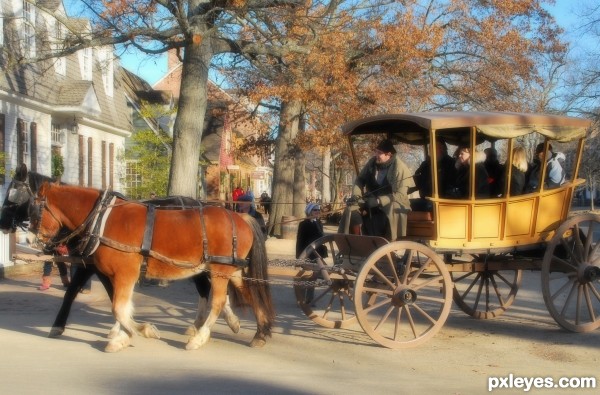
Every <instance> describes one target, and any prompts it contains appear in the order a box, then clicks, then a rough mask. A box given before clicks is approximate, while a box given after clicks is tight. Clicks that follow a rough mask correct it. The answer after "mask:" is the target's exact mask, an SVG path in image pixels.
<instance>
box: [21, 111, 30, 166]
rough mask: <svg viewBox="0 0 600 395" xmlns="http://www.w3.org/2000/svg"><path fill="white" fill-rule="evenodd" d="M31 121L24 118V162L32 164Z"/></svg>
mask: <svg viewBox="0 0 600 395" xmlns="http://www.w3.org/2000/svg"><path fill="white" fill-rule="evenodd" d="M30 126H31V123H30V122H28V121H26V120H23V141H22V142H21V143H22V144H23V162H25V163H27V164H28V165H30V164H31V130H29V128H30Z"/></svg>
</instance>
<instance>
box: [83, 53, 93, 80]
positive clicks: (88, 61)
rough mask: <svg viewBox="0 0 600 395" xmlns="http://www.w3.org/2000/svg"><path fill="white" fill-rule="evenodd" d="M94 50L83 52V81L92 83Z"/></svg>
mask: <svg viewBox="0 0 600 395" xmlns="http://www.w3.org/2000/svg"><path fill="white" fill-rule="evenodd" d="M92 57H93V51H92V48H84V49H82V50H81V79H82V80H86V81H92Z"/></svg>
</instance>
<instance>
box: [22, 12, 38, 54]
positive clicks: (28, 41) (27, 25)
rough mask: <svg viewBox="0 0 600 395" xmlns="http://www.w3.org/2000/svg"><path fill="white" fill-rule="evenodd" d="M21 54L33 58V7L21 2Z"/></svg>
mask: <svg viewBox="0 0 600 395" xmlns="http://www.w3.org/2000/svg"><path fill="white" fill-rule="evenodd" d="M23 54H24V55H25V56H26V57H29V58H34V57H35V7H34V6H33V5H31V3H29V2H27V1H23Z"/></svg>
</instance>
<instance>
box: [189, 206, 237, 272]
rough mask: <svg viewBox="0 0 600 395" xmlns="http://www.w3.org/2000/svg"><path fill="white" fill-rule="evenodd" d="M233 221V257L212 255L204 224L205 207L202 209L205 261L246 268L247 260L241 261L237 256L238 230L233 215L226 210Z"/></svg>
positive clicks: (201, 222)
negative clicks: (209, 251)
mask: <svg viewBox="0 0 600 395" xmlns="http://www.w3.org/2000/svg"><path fill="white" fill-rule="evenodd" d="M225 212H226V213H227V215H229V220H230V221H231V250H232V251H231V257H226V256H218V255H210V254H209V253H208V238H207V237H206V223H205V222H204V207H200V210H199V213H200V224H201V225H202V250H203V251H204V261H206V262H216V263H225V264H231V263H233V264H235V265H237V266H242V267H246V266H247V265H248V262H247V261H246V260H245V259H239V258H238V256H237V228H236V226H235V221H234V220H233V213H232V212H231V211H229V210H225Z"/></svg>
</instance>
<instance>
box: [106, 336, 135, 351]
mask: <svg viewBox="0 0 600 395" xmlns="http://www.w3.org/2000/svg"><path fill="white" fill-rule="evenodd" d="M129 344H131V339H130V338H129V336H125V337H123V336H119V337H117V338H115V339H112V340H111V341H109V342H108V344H107V345H106V347H105V348H104V351H105V352H111V353H112V352H119V351H121V350H123V349H124V348H127V347H128V346H129Z"/></svg>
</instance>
